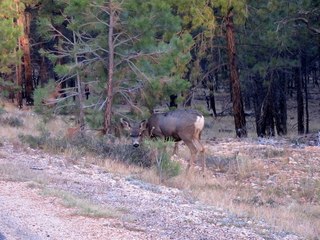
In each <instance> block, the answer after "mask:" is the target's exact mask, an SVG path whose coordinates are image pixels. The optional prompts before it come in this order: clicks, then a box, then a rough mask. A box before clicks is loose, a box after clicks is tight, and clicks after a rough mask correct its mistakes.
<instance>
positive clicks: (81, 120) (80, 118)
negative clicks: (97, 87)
mask: <svg viewBox="0 0 320 240" xmlns="http://www.w3.org/2000/svg"><path fill="white" fill-rule="evenodd" d="M76 41H77V40H76V35H75V33H74V32H73V43H74V44H76ZM74 61H75V64H76V68H77V71H76V75H77V79H76V81H77V82H76V86H77V89H78V96H77V97H78V98H77V100H78V107H79V115H78V123H79V126H80V131H82V130H83V129H84V125H85V121H84V111H83V97H82V86H81V85H82V84H81V78H80V73H79V70H78V56H77V53H75V54H74Z"/></svg>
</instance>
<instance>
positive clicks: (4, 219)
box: [0, 142, 303, 240]
mask: <svg viewBox="0 0 320 240" xmlns="http://www.w3.org/2000/svg"><path fill="white" fill-rule="evenodd" d="M225 144H226V145H225V146H226V147H227V145H228V143H225ZM229 146H230V145H229ZM233 150H235V151H236V149H235V148H233ZM212 151H214V149H212ZM212 161H214V159H213V160H212ZM214 164H216V163H214ZM214 164H213V163H211V167H212V168H213V167H217V166H215V165H214ZM219 164H220V163H218V165H219ZM209 170H210V167H209ZM68 195H70V196H73V198H75V199H81V200H84V201H86V202H90V203H89V204H88V205H89V206H91V207H92V206H94V207H93V208H96V209H98V210H97V213H96V214H95V215H94V216H90V215H89V216H88V214H87V215H86V214H81V213H80V214H79V212H77V211H80V210H81V209H82V210H83V208H85V207H77V206H79V204H78V205H77V204H73V205H72V204H70V202H72V201H74V200H69V205H68V204H66V202H68V200H66V199H65V198H67V196H68ZM70 196H69V198H70ZM71 199H72V198H71ZM70 205H72V206H70ZM75 206H76V207H75ZM79 208H81V209H80V210H79ZM99 212H100V213H102V214H101V216H99V215H98V214H99ZM4 239H8V240H11V239H28V240H29V239H77V240H79V239H130V240H133V239H159V240H160V239H197V240H200V239H202V240H205V239H208V240H209V239H210V240H213V239H217V240H223V239H246V240H247V239H288V240H289V239H290V240H294V239H303V238H301V237H298V236H296V235H294V234H290V233H287V232H279V231H276V230H275V229H274V228H273V227H271V226H268V225H267V224H266V223H264V222H262V221H259V220H255V219H251V218H249V217H238V216H236V215H234V214H232V213H230V212H228V211H226V210H224V209H220V208H217V207H214V206H208V205H207V204H204V203H202V202H201V201H198V200H197V199H195V198H194V197H192V196H191V195H190V194H188V192H186V191H181V190H178V189H175V188H168V187H165V186H160V185H153V184H150V183H146V182H143V181H141V180H138V179H136V178H134V177H130V176H121V175H119V174H112V173H110V172H108V171H107V170H106V169H105V168H101V167H98V166H96V165H88V166H85V167H84V166H79V165H77V164H71V163H70V161H68V160H67V159H66V158H65V157H63V156H57V155H52V154H49V153H45V152H43V151H41V150H34V149H30V148H26V147H24V146H21V145H19V144H12V143H9V142H2V144H1V147H0V240H4Z"/></svg>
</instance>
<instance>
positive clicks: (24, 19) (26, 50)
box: [17, 9, 33, 105]
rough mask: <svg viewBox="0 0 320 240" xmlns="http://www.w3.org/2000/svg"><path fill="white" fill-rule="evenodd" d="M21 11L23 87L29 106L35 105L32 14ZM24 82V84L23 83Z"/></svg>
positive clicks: (18, 21)
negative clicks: (31, 33)
mask: <svg viewBox="0 0 320 240" xmlns="http://www.w3.org/2000/svg"><path fill="white" fill-rule="evenodd" d="M18 11H19V18H18V19H17V25H18V26H20V27H21V29H22V30H23V34H22V36H21V37H20V38H19V44H20V46H21V50H22V52H23V57H22V66H23V69H22V68H21V69H20V70H21V74H20V76H21V85H22V89H23V87H24V93H25V98H26V103H27V105H33V98H32V94H33V83H32V67H31V54H30V41H29V34H30V19H31V16H30V13H28V12H27V11H25V10H24V11H20V9H18ZM23 80H24V82H23Z"/></svg>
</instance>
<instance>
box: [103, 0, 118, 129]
mask: <svg viewBox="0 0 320 240" xmlns="http://www.w3.org/2000/svg"><path fill="white" fill-rule="evenodd" d="M114 27H115V10H114V9H113V6H112V1H111V0H110V1H109V32H108V48H109V53H108V54H109V59H108V83H107V101H106V109H105V113H104V128H103V130H104V133H108V132H110V127H111V114H112V100H113V68H114V42H113V31H114Z"/></svg>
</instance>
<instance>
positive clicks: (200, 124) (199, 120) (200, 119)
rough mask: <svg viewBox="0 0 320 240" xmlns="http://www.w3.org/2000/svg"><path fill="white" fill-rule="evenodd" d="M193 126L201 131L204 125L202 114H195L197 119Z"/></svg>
mask: <svg viewBox="0 0 320 240" xmlns="http://www.w3.org/2000/svg"><path fill="white" fill-rule="evenodd" d="M194 127H195V128H196V129H197V130H200V131H202V129H203V127H204V117H203V116H201V117H200V116H197V120H196V121H195V123H194Z"/></svg>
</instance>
